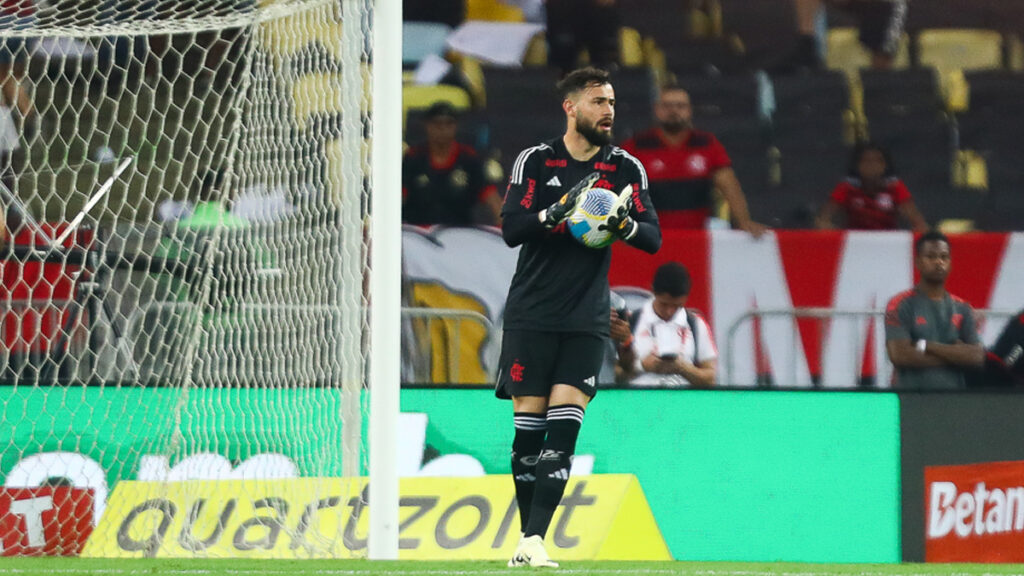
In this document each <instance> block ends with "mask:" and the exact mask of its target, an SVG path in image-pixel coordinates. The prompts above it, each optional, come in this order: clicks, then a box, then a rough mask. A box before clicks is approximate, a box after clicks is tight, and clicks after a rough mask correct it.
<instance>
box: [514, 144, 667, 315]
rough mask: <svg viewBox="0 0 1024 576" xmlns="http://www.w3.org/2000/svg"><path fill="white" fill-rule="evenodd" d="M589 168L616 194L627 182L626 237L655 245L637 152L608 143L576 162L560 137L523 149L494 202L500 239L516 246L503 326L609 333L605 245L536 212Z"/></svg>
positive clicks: (651, 248) (657, 237) (653, 218)
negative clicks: (629, 230)
mask: <svg viewBox="0 0 1024 576" xmlns="http://www.w3.org/2000/svg"><path fill="white" fill-rule="evenodd" d="M593 172H599V173H600V174H601V179H600V180H598V182H597V184H595V186H597V187H602V188H607V189H609V190H611V191H612V192H614V193H615V194H618V193H619V192H620V191H621V190H622V189H623V188H625V187H626V186H632V187H633V210H632V212H631V213H630V215H631V216H632V217H633V219H634V220H636V221H637V223H638V224H639V225H640V227H639V231H638V232H637V234H636V236H634V237H633V238H632V239H631V240H630V241H629V243H630V244H631V245H632V246H634V247H636V248H639V249H641V250H644V251H645V252H650V253H652V254H653V253H654V252H657V251H658V248H660V247H661V229H660V228H659V227H658V216H657V214H656V213H655V211H654V206H653V205H651V198H650V194H649V193H648V191H647V173H646V172H645V171H644V167H643V165H642V164H641V163H640V161H639V160H637V159H636V158H634V157H633V156H631V155H629V154H628V153H626V152H625V151H624V150H622V149H621V148H618V147H617V146H611V145H608V146H602V147H601V148H600V150H598V152H597V154H595V155H594V156H593V157H592V158H590V159H589V160H587V161H585V162H578V161H576V160H574V159H573V158H572V156H570V155H569V152H568V150H566V148H565V143H564V142H563V141H562V139H561V138H557V139H555V140H551V141H548V142H544V143H543V144H539V145H537V146H533V147H532V148H527V149H526V150H523V152H522V153H520V154H519V157H518V158H517V159H516V162H515V164H514V165H513V167H512V172H511V174H510V176H509V184H508V192H507V194H506V195H505V204H504V206H503V207H502V210H501V215H502V234H503V236H504V238H505V242H506V243H507V244H508V245H509V246H513V247H514V246H520V245H521V246H522V248H521V249H520V250H519V261H518V263H517V264H516V272H515V275H514V276H513V277H512V285H511V286H510V287H509V291H508V300H507V301H506V303H505V320H504V327H505V329H506V330H538V331H551V332H597V333H600V334H608V316H609V302H608V267H609V266H610V264H611V257H612V255H611V250H610V249H609V248H601V249H594V248H587V247H586V246H584V245H583V244H580V243H579V242H578V241H577V240H576V239H575V238H573V237H572V235H571V234H569V230H568V228H567V226H566V225H565V224H564V223H563V224H560V225H558V226H557V227H555V228H554V229H553V230H547V229H546V228H545V227H544V225H543V224H542V223H541V222H540V220H539V218H538V216H537V214H538V213H539V212H540V211H541V210H543V209H545V208H547V207H548V206H550V205H552V204H554V203H555V202H557V201H558V200H559V199H560V198H561V197H562V195H564V194H565V193H566V192H568V191H569V189H570V188H572V187H573V186H574V185H576V183H577V182H579V181H580V180H582V179H583V178H585V177H586V176H588V175H589V174H591V173H593Z"/></svg>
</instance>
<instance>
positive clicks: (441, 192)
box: [402, 102, 501, 226]
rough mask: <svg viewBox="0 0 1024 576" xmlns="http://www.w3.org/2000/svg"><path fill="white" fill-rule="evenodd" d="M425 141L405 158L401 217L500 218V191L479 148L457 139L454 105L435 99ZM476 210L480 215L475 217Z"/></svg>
mask: <svg viewBox="0 0 1024 576" xmlns="http://www.w3.org/2000/svg"><path fill="white" fill-rule="evenodd" d="M425 126H426V133H427V142H426V144H424V145H422V146H414V147H412V148H409V150H408V151H407V152H406V153H405V158H404V159H403V161H402V221H403V222H406V223H408V224H416V225H420V226H430V225H434V224H444V225H447V226H470V225H472V224H492V225H496V224H497V223H498V213H499V211H500V210H501V197H500V196H498V188H497V186H495V185H494V184H493V183H491V182H489V181H488V180H487V177H486V174H485V170H484V163H483V160H482V159H481V158H480V156H479V155H478V154H477V152H476V150H474V149H473V148H471V147H469V146H466V145H465V144H462V143H460V142H457V141H456V140H455V131H456V129H457V128H458V118H457V116H456V112H455V108H454V107H452V105H451V104H449V103H447V102H437V103H436V104H434V105H433V106H431V107H430V108H429V109H428V110H427V114H426V120H425ZM474 215H476V217H474Z"/></svg>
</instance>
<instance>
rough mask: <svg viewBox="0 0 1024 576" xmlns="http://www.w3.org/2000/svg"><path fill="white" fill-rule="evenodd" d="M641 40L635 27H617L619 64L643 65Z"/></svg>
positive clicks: (627, 65) (629, 66)
mask: <svg viewBox="0 0 1024 576" xmlns="http://www.w3.org/2000/svg"><path fill="white" fill-rule="evenodd" d="M642 42H643V40H642V38H641V37H640V32H638V31H637V30H636V29H635V28H630V27H628V26H623V27H622V28H620V29H619V64H622V65H623V66H625V67H627V68H635V67H638V66H643V65H644V50H643V44H642Z"/></svg>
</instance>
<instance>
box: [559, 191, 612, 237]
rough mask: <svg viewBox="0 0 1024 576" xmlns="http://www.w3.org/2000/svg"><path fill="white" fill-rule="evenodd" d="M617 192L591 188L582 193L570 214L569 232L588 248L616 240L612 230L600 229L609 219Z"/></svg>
mask: <svg viewBox="0 0 1024 576" xmlns="http://www.w3.org/2000/svg"><path fill="white" fill-rule="evenodd" d="M615 200H616V197H615V194H613V193H612V192H611V191H610V190H605V189H604V188H591V189H590V190H587V191H585V192H583V194H581V195H580V198H579V201H578V202H577V203H576V209H575V210H573V212H572V214H571V215H569V233H570V234H572V237H573V238H575V239H576V240H578V241H579V242H580V244H583V245H584V246H586V247H587V248H604V247H605V246H608V245H610V244H611V243H612V242H615V235H614V234H612V232H611V230H598V228H599V227H600V226H601V224H604V223H605V222H606V221H607V220H608V215H609V214H611V211H612V206H613V205H614V204H615Z"/></svg>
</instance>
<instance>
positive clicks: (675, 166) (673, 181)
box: [622, 86, 766, 236]
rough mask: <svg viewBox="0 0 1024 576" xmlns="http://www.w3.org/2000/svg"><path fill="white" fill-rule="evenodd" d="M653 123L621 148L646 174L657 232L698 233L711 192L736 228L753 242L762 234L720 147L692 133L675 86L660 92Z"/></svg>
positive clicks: (687, 108) (689, 113)
mask: <svg viewBox="0 0 1024 576" xmlns="http://www.w3.org/2000/svg"><path fill="white" fill-rule="evenodd" d="M654 117H655V122H656V124H657V125H656V126H654V127H652V128H650V129H648V130H646V131H645V132H641V133H640V134H637V135H636V136H635V137H634V138H632V139H630V140H627V141H626V142H624V143H623V144H622V148H623V149H625V150H626V151H627V152H629V153H630V154H633V155H634V156H636V157H637V158H639V159H640V161H641V162H642V163H643V165H644V167H645V168H646V169H647V176H648V178H649V179H650V186H651V201H652V202H653V203H654V205H655V206H656V207H657V209H658V217H659V218H660V220H661V227H662V228H665V229H668V228H676V229H686V228H690V229H697V228H704V227H705V226H706V225H707V221H708V218H709V217H710V215H711V209H712V205H713V199H714V198H713V197H714V195H713V191H714V190H715V189H717V190H718V191H719V192H721V194H722V196H723V197H724V198H725V201H726V203H727V204H728V205H729V212H730V214H731V217H732V220H733V224H734V225H735V226H736V227H737V228H739V229H741V230H745V231H747V232H750V233H751V234H753V235H754V236H760V235H761V234H763V233H764V231H765V230H766V228H765V226H764V225H763V224H760V223H758V222H754V221H753V220H751V218H750V211H749V209H748V207H747V199H746V197H744V195H743V188H742V187H741V186H740V182H739V180H737V179H736V173H735V172H733V169H732V161H731V160H730V159H729V155H728V154H727V153H726V151H725V147H723V146H722V144H721V143H720V142H719V141H718V139H717V138H715V136H714V135H713V134H711V133H709V132H704V131H702V130H696V129H694V127H693V106H692V105H691V103H690V94H689V93H688V92H687V91H686V90H684V89H682V88H679V87H677V86H670V87H666V88H663V89H662V91H661V94H660V95H659V97H658V101H657V103H656V104H655V107H654Z"/></svg>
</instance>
